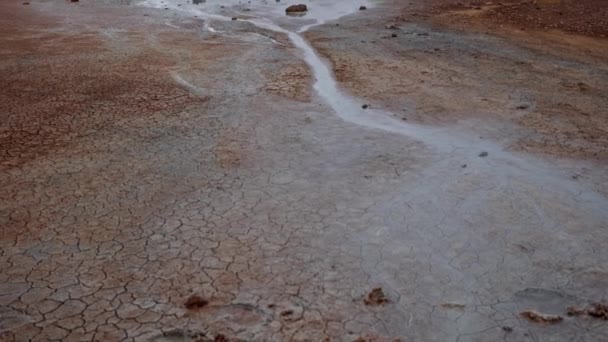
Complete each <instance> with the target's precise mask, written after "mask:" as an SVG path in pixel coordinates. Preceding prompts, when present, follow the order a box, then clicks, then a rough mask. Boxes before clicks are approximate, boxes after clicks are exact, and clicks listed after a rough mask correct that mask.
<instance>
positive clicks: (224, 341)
mask: <svg viewBox="0 0 608 342" xmlns="http://www.w3.org/2000/svg"><path fill="white" fill-rule="evenodd" d="M228 341H230V340H229V339H228V337H226V335H223V334H217V335H215V338H214V339H213V342H228Z"/></svg>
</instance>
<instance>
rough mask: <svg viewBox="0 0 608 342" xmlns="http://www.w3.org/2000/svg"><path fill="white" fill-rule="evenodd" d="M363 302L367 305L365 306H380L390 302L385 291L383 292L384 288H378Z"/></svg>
mask: <svg viewBox="0 0 608 342" xmlns="http://www.w3.org/2000/svg"><path fill="white" fill-rule="evenodd" d="M363 302H364V303H365V305H369V306H378V305H384V304H387V303H388V302H389V300H388V298H386V296H385V295H384V291H382V288H380V287H376V288H375V289H373V290H372V291H371V292H370V293H368V294H367V298H365V299H364V300H363Z"/></svg>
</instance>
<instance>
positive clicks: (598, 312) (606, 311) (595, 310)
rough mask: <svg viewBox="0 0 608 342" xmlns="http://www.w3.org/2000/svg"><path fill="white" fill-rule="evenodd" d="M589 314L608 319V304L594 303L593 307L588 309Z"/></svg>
mask: <svg viewBox="0 0 608 342" xmlns="http://www.w3.org/2000/svg"><path fill="white" fill-rule="evenodd" d="M587 315H589V316H591V317H594V318H599V319H603V320H608V305H606V304H601V303H593V304H592V305H591V308H589V309H587Z"/></svg>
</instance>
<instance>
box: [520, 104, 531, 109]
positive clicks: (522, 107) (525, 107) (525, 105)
mask: <svg viewBox="0 0 608 342" xmlns="http://www.w3.org/2000/svg"><path fill="white" fill-rule="evenodd" d="M528 107H530V106H528V105H527V104H522V105H519V106H517V109H519V110H524V109H528Z"/></svg>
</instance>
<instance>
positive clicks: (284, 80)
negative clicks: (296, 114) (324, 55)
mask: <svg viewBox="0 0 608 342" xmlns="http://www.w3.org/2000/svg"><path fill="white" fill-rule="evenodd" d="M311 80H312V75H311V74H310V70H309V68H308V67H307V66H306V65H305V64H303V63H299V64H292V65H287V66H285V67H283V68H281V70H280V71H279V73H278V75H276V76H275V77H274V79H272V80H271V81H270V83H269V84H268V85H267V86H266V91H267V92H269V93H271V94H275V95H279V96H283V97H286V98H289V99H293V100H297V101H301V102H309V101H310V98H311V89H312V86H311V83H312V82H311Z"/></svg>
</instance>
